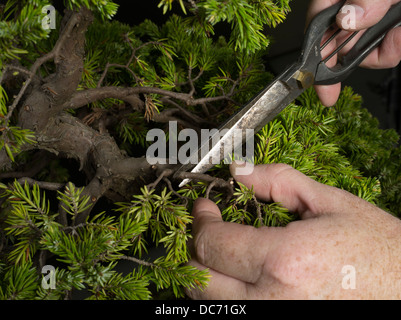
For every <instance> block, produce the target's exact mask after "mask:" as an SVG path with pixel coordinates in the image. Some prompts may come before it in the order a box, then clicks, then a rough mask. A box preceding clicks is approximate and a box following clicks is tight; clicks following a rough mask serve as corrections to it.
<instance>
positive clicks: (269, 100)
mask: <svg viewBox="0 0 401 320" xmlns="http://www.w3.org/2000/svg"><path fill="white" fill-rule="evenodd" d="M293 70H294V69H291V68H290V69H289V70H288V72H286V73H284V74H283V76H281V77H279V78H278V79H277V80H276V81H274V82H273V83H272V84H271V85H270V86H268V87H267V88H266V89H264V90H263V91H262V92H261V93H259V95H257V96H256V97H255V98H254V99H253V100H251V101H250V102H249V103H248V104H247V105H246V106H245V107H243V108H242V109H241V110H240V111H239V112H238V113H236V114H235V115H234V116H233V117H232V118H231V119H229V120H228V121H227V122H226V123H225V124H224V125H223V126H222V127H221V128H220V130H219V132H217V133H216V134H217V135H219V139H218V142H217V143H215V144H214V145H213V146H212V148H211V149H210V148H209V146H210V145H211V143H212V142H214V141H216V140H217V139H216V137H215V136H212V137H211V138H210V139H209V140H208V141H206V142H205V143H204V144H203V145H202V147H201V148H199V150H198V154H202V150H205V149H206V150H209V149H210V151H209V152H207V153H206V154H204V155H202V157H201V159H200V161H199V163H198V164H197V165H196V166H195V167H194V168H193V169H192V170H191V172H193V173H205V172H206V171H208V170H209V169H211V168H212V167H213V166H215V165H216V164H218V163H220V161H222V160H223V159H224V158H225V157H226V156H227V153H226V152H227V148H225V146H227V145H229V146H232V148H231V150H235V149H236V148H238V147H240V146H241V145H242V143H243V142H244V141H245V137H246V131H247V129H254V134H255V133H256V132H258V131H259V130H260V129H261V128H263V127H264V126H265V125H266V124H267V123H268V122H270V121H271V120H273V119H274V118H275V117H276V116H277V115H278V114H279V113H280V112H281V111H282V110H283V109H284V108H285V107H286V106H287V105H289V104H290V103H291V102H292V101H293V100H294V99H295V98H296V97H298V96H299V95H300V94H301V93H302V92H303V89H299V87H298V86H297V83H296V81H295V80H293V81H292V79H293V75H294V73H295V72H296V71H293ZM224 129H226V130H224ZM227 129H228V131H227ZM222 132H224V135H223V134H221V133H222ZM239 133H240V134H241V135H242V138H241V139H238V135H239ZM221 135H222V136H221ZM184 170H185V165H184V166H183V167H181V168H180V169H179V170H178V171H184ZM189 181H190V179H185V180H184V181H183V182H181V184H180V187H182V186H184V185H185V184H187V183H188V182H189Z"/></svg>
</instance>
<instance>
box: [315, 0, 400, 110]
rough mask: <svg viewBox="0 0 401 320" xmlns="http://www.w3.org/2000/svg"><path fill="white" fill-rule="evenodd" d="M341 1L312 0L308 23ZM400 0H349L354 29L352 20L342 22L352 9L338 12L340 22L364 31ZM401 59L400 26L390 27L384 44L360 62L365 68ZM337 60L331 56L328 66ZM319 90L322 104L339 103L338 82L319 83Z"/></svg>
mask: <svg viewBox="0 0 401 320" xmlns="http://www.w3.org/2000/svg"><path fill="white" fill-rule="evenodd" d="M339 1H340V0H312V1H311V4H310V7H309V11H308V15H307V22H308V24H309V22H310V21H311V20H312V18H313V17H314V16H315V15H316V14H317V13H319V12H321V11H322V10H324V9H326V8H328V7H330V6H331V5H333V4H335V3H338V2H339ZM398 2H400V0H349V1H347V2H346V5H353V6H355V16H356V17H355V18H356V21H355V27H356V28H355V29H353V26H352V24H351V23H343V22H344V19H349V11H345V10H344V12H342V10H340V13H339V14H338V15H337V24H338V26H339V27H340V28H342V27H343V26H345V25H346V26H347V31H355V30H364V29H367V28H369V27H371V26H373V25H375V24H376V23H378V22H379V21H380V20H381V19H382V18H383V17H384V16H385V15H386V13H387V11H388V10H389V9H390V7H391V6H392V5H394V4H396V3H398ZM358 38H359V37H356V38H355V39H354V41H352V42H351V43H350V44H349V45H348V46H346V47H345V49H344V51H343V53H344V52H346V51H347V49H348V50H349V48H350V47H352V45H353V44H354V43H355V42H356V40H357V39H358ZM343 40H344V38H341V37H339V38H337V41H338V43H337V44H336V41H333V43H331V45H330V46H329V47H327V48H326V51H324V52H323V54H324V53H325V52H332V51H333V49H334V48H335V47H336V45H339V44H340V43H342V41H343ZM400 60H401V27H398V28H396V29H394V30H391V31H390V32H389V33H388V34H387V36H386V38H385V39H384V41H383V43H382V44H381V45H380V47H379V48H377V49H375V50H374V51H373V52H372V53H371V54H370V55H369V56H368V57H367V58H366V59H365V61H364V62H363V63H362V64H361V66H362V67H365V68H372V69H386V68H393V67H395V66H397V65H398V64H399V63H400ZM336 63H337V60H336V59H332V60H330V61H329V62H328V66H329V67H333V66H334V65H335V64H336ZM316 91H317V93H318V95H319V97H320V100H321V101H322V103H323V104H324V105H326V106H332V105H334V104H335V103H336V101H337V99H338V97H339V95H340V91H341V84H335V85H331V86H316Z"/></svg>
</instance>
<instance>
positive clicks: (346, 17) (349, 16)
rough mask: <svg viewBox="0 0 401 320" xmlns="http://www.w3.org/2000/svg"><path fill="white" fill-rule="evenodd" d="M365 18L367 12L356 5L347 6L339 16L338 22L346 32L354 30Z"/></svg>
mask: <svg viewBox="0 0 401 320" xmlns="http://www.w3.org/2000/svg"><path fill="white" fill-rule="evenodd" d="M364 16H365V10H364V9H363V8H362V7H361V6H358V5H356V4H345V5H344V6H343V7H342V8H341V10H340V12H339V13H338V15H337V21H338V22H339V23H340V26H341V28H342V29H344V30H354V29H356V28H357V26H358V22H359V21H361V20H362V19H363V17H364Z"/></svg>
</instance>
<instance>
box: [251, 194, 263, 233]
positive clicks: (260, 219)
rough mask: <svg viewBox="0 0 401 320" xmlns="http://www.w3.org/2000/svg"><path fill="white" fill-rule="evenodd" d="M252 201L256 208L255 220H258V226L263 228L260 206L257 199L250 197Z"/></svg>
mask: <svg viewBox="0 0 401 320" xmlns="http://www.w3.org/2000/svg"><path fill="white" fill-rule="evenodd" d="M252 199H253V201H254V203H255V206H256V215H257V218H258V220H259V222H260V225H261V226H263V225H264V223H263V217H262V209H261V204H260V203H259V201H258V199H257V198H256V196H255V195H253V196H252Z"/></svg>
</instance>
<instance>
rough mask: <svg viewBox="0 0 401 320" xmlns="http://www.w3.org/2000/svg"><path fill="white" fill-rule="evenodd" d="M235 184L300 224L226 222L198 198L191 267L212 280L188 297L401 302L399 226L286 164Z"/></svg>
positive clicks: (269, 167)
mask: <svg viewBox="0 0 401 320" xmlns="http://www.w3.org/2000/svg"><path fill="white" fill-rule="evenodd" d="M231 169H232V172H233V171H235V165H232V166H231ZM234 177H235V179H236V180H237V181H238V182H241V183H243V184H245V185H246V186H248V187H251V185H253V186H254V190H255V193H256V196H257V197H258V198H259V199H260V200H263V201H274V202H280V203H282V205H283V206H285V207H286V208H288V209H289V210H290V211H291V212H294V213H295V212H296V213H298V214H299V215H300V218H301V220H299V221H294V222H291V223H290V224H288V226H286V227H283V228H268V227H262V228H254V227H252V226H244V225H240V224H235V223H229V222H223V220H222V218H221V214H220V211H219V209H218V207H217V206H216V204H214V203H213V202H212V201H209V200H207V199H198V200H197V201H196V202H195V204H194V208H193V216H194V223H193V236H194V243H193V249H194V254H193V260H191V261H190V264H191V265H193V266H196V267H197V268H199V269H205V268H209V270H210V274H211V276H212V278H211V280H210V283H209V285H208V287H207V288H206V289H205V290H204V291H201V290H199V289H193V290H191V291H188V292H187V293H188V295H189V296H190V297H191V298H193V299H241V300H242V299H400V298H401V256H400V252H401V241H400V239H401V221H400V220H399V219H397V218H395V217H393V216H391V215H390V214H388V213H386V212H384V211H382V210H381V209H379V208H377V207H375V206H373V205H372V204H370V203H368V202H366V201H364V200H362V199H360V198H358V197H356V196H354V195H352V194H350V193H348V192H346V191H343V190H340V189H337V188H334V187H330V186H326V185H322V184H320V183H318V182H316V181H314V180H312V179H310V178H308V177H306V176H305V175H303V174H302V173H300V172H299V171H296V170H295V169H293V168H291V167H289V166H287V165H282V164H273V165H262V166H256V167H255V169H254V171H253V173H252V174H251V175H248V176H235V175H234ZM347 266H348V267H347ZM344 272H345V273H344ZM353 272H355V273H353ZM353 281H354V282H353ZM353 285H355V288H353Z"/></svg>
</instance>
